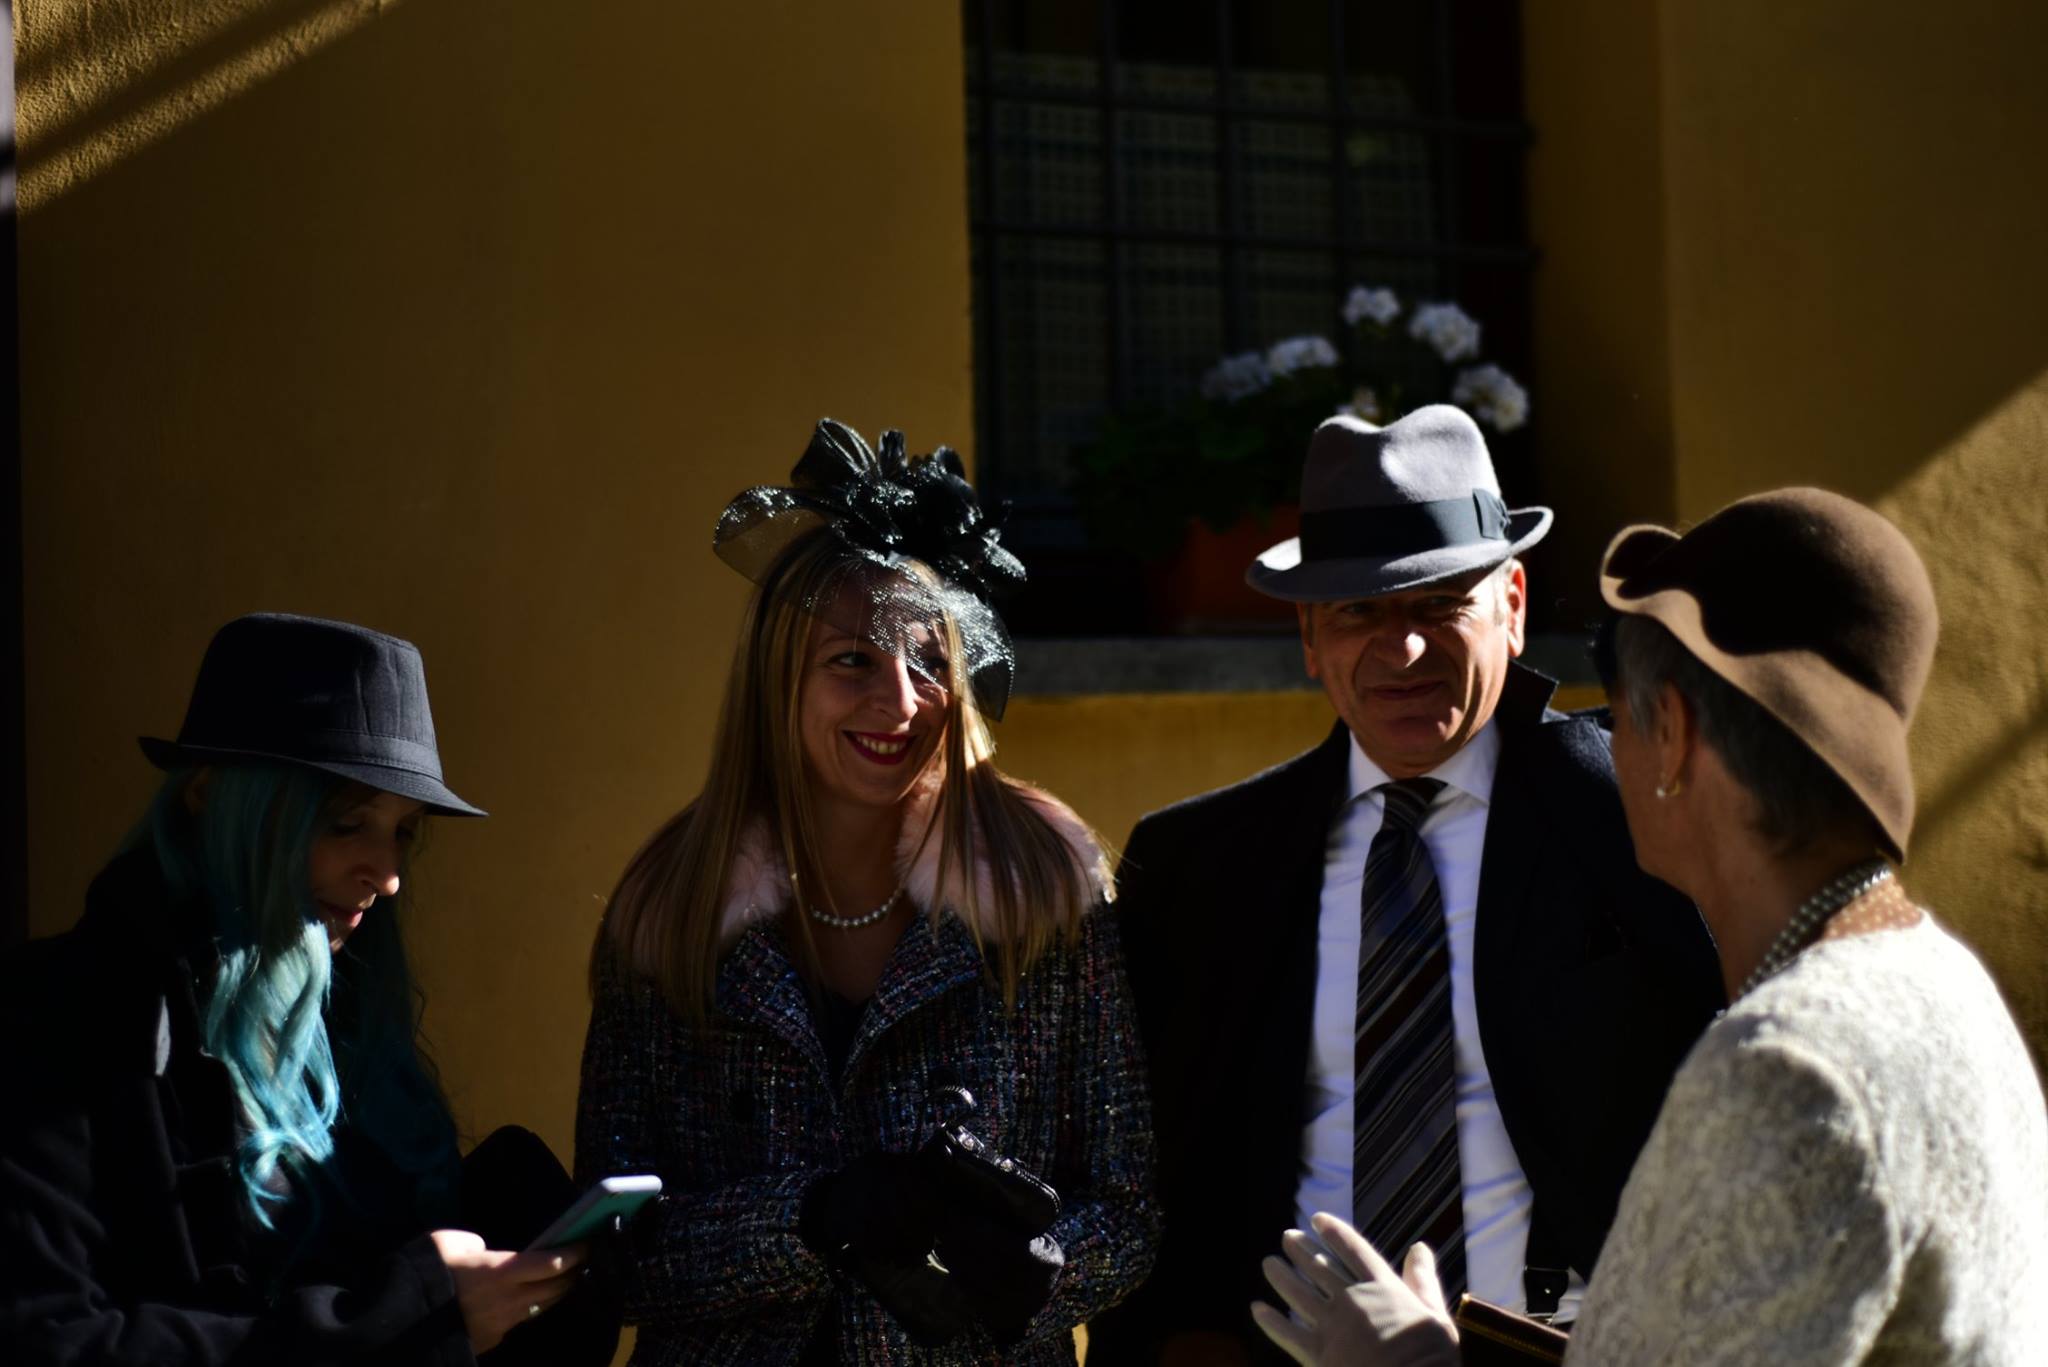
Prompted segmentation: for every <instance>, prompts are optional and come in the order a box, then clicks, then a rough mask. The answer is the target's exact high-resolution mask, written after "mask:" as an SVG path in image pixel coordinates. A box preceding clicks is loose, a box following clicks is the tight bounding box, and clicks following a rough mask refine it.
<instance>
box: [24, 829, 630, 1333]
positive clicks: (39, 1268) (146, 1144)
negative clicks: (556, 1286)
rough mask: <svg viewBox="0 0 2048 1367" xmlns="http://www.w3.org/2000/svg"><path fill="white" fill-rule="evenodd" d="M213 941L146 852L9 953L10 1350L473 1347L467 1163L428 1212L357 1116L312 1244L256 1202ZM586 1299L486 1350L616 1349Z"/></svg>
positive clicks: (555, 1193)
mask: <svg viewBox="0 0 2048 1367" xmlns="http://www.w3.org/2000/svg"><path fill="white" fill-rule="evenodd" d="M212 952H213V950H212V941H211V935H210V925H209V923H208V921H207V919H206V917H205V915H204V913H203V911H202V910H201V909H200V908H198V907H195V906H179V905H175V904H173V903H172V901H171V900H170V899H169V898H168V897H167V895H166V893H165V890H164V888H163V885H162V881H161V876H160V875H159V874H158V872H157V865H156V860H155V858H154V856H152V855H150V854H149V853H147V852H146V851H145V852H137V853H130V854H126V855H123V856H121V857H120V858H118V859H116V860H115V861H114V862H113V863H112V864H110V865H109V866H108V868H107V869H106V870H105V871H104V872H103V873H102V874H101V875H100V876H99V878H98V879H97V880H95V882H94V884H93V887H92V890H91V892H90V894H89V895H88V898H87V906H86V914H85V916H84V918H83V919H81V921H80V922H79V923H78V925H77V926H76V927H75V928H74V929H72V930H71V931H69V932H67V933H65V934H63V935H59V936H55V937H52V938H50V939H47V940H39V941H34V942H31V943H30V944H28V945H25V946H22V947H21V948H19V949H17V950H15V951H13V952H11V953H9V954H7V955H6V956H4V957H0V1041H4V1045H0V1362H4V1363H6V1364H7V1365H8V1367H56V1364H78V1365H81V1367H82V1365H83V1364H95V1365H96V1367H127V1365H128V1364H136V1365H137V1367H141V1365H142V1364H148V1367H186V1365H187V1364H190V1365H191V1367H201V1365H202V1364H230V1363H233V1364H241V1363H249V1364H257V1363H261V1364H287V1363H288V1364H292V1367H319V1365H320V1364H337V1365H338V1364H369V1363H375V1364H379V1367H463V1365H467V1364H474V1363H476V1361H477V1359H476V1357H475V1356H474V1355H473V1354H472V1353H471V1351H470V1343H469V1336H468V1334H467V1332H466V1331H465V1329H464V1327H463V1321H462V1314H461V1310H460V1307H459V1306H458V1304H457V1301H456V1296H455V1287H454V1283H453V1281H452V1280H451V1278H450V1276H449V1273H448V1269H447V1267H446V1266H445V1265H444V1264H443V1263H442V1261H441V1258H440V1255H439V1254H438V1253H437V1252H436V1251H435V1249H434V1246H433V1243H432V1241H431V1240H430V1239H429V1238H428V1237H427V1234H426V1231H427V1228H428V1227H429V1225H430V1224H434V1223H438V1224H444V1225H450V1226H458V1227H459V1226H461V1225H467V1226H469V1227H471V1228H477V1227H478V1226H479V1224H480V1223H481V1222H480V1221H478V1220H475V1219H469V1220H462V1219H461V1218H460V1216H461V1214H462V1213H463V1210H464V1206H465V1205H466V1204H467V1203H464V1202H463V1201H462V1200H461V1192H460V1187H461V1185H462V1178H461V1177H460V1176H458V1175H457V1174H455V1173H453V1172H450V1173H448V1174H446V1178H447V1180H446V1183H445V1187H446V1191H445V1195H444V1196H443V1197H442V1198H441V1202H442V1203H443V1204H445V1205H446V1206H447V1207H448V1208H447V1210H446V1212H445V1213H446V1215H447V1218H446V1219H445V1220H440V1221H429V1220H427V1219H426V1218H424V1213H425V1211H426V1210H427V1208H429V1207H431V1206H432V1205H433V1204H434V1202H432V1201H423V1200H421V1199H417V1198H418V1192H417V1191H416V1188H417V1185H418V1183H417V1179H414V1178H409V1177H406V1176H405V1175H404V1174H402V1173H401V1172H400V1171H399V1170H398V1168H397V1166H396V1165H395V1164H392V1163H390V1162H389V1160H387V1159H384V1157H383V1155H382V1154H381V1152H379V1151H377V1150H376V1149H375V1147H374V1146H373V1145H370V1144H369V1143H368V1142H367V1141H364V1140H361V1139H360V1138H359V1137H358V1136H356V1135H355V1134H354V1133H353V1132H352V1131H350V1130H349V1129H348V1128H347V1127H346V1126H345V1125H344V1126H343V1127H342V1128H340V1129H338V1130H337V1131H336V1134H335V1139H336V1143H337V1153H338V1158H337V1161H345V1162H346V1164H347V1167H348V1172H349V1178H350V1181H349V1191H350V1193H351V1200H350V1202H349V1203H348V1204H347V1206H346V1208H344V1207H343V1206H342V1205H341V1204H340V1203H338V1202H334V1201H330V1202H328V1203H327V1204H326V1206H325V1207H324V1215H323V1218H322V1220H321V1221H320V1223H319V1224H317V1225H315V1226H313V1227H312V1228H314V1229H315V1230H316V1233H314V1234H313V1235H312V1236H310V1237H311V1242H310V1243H306V1244H303V1245H300V1246H297V1247H295V1248H290V1251H289V1253H288V1251H287V1250H288V1247H289V1246H290V1241H289V1240H287V1239H285V1238H283V1237H281V1236H278V1235H274V1234H270V1233H267V1232H266V1231H263V1230H262V1229H261V1228H260V1226H258V1225H257V1224H256V1222H255V1221H254V1220H253V1219H252V1218H251V1216H250V1215H249V1213H248V1210H247V1202H246V1198H245V1196H244V1195H243V1189H242V1183H241V1180H240V1178H239V1177H238V1175H237V1174H236V1171H235V1165H234V1159H233V1156H234V1154H235V1152H236V1150H237V1147H238V1146H239V1144H240V1143H241V1141H242V1139H243V1138H244V1137H245V1134H246V1129H245V1126H244V1124H243V1121H242V1118H241V1117H242V1111H241V1107H240V1103H239V1102H238V1101H237V1099H236V1097H235V1095H234V1091H233V1086H232V1083H231V1082H230V1079H229V1075H228V1071H227V1068H226V1066H225V1065H223V1064H222V1063H221V1062H220V1061H219V1060H218V1059H216V1058H214V1057H213V1056H211V1055H210V1054H208V1053H207V1052H206V1051H205V1049H204V1048H203V1046H202V1035H201V1027H200V1016H199V1010H198V1005H197V994H198V992H199V990H200V989H199V987H198V978H197V969H196V967H195V966H197V965H207V966H208V968H207V971H210V964H211V958H210V955H211V954H212ZM535 1142H536V1143H537V1141H535ZM492 1148H493V1152H494V1153H498V1154H502V1153H503V1149H502V1147H501V1146H495V1145H494V1146H492ZM449 1161H450V1163H451V1164H452V1163H453V1153H452V1150H451V1152H450V1159H449ZM556 1173H557V1178H556V1180H558V1181H559V1182H560V1183H561V1184H562V1187H563V1188H564V1189H566V1188H567V1178H566V1176H565V1175H560V1173H559V1165H556ZM522 1185H530V1183H523V1184H522ZM565 1194H566V1191H565V1190H552V1189H551V1190H550V1192H549V1196H550V1197H551V1198H552V1201H553V1204H554V1209H557V1210H558V1209H560V1202H561V1199H562V1197H563V1196H564V1195H565ZM487 1204H493V1203H490V1202H487ZM541 1222H544V1216H543V1219H542V1221H541ZM286 1223H287V1221H285V1220H282V1219H281V1220H280V1224H281V1225H284V1224H286ZM538 1227H539V1225H538V1222H537V1223H535V1225H534V1231H533V1232H537V1231H538ZM493 1246H502V1245H498V1244H494V1245H493ZM287 1258H289V1267H290V1269H291V1270H290V1271H289V1272H286V1271H282V1270H281V1269H282V1268H284V1267H285V1266H286V1263H287ZM591 1299H592V1298H590V1297H587V1296H583V1295H581V1294H579V1296H578V1297H576V1298H573V1299H572V1302H570V1303H565V1304H574V1303H575V1302H582V1303H583V1304H582V1305H581V1306H579V1307H578V1308H577V1309H575V1310H572V1311H571V1313H570V1314H568V1315H565V1316H564V1317H563V1319H561V1320H559V1321H557V1323H556V1324H555V1325H547V1318H548V1317H544V1318H543V1319H542V1320H540V1321H537V1322H536V1323H535V1324H533V1325H532V1326H522V1327H521V1328H520V1329H518V1330H515V1331H514V1333H513V1335H512V1336H510V1337H508V1338H507V1339H506V1341H505V1344H504V1346H503V1347H502V1348H501V1349H499V1350H497V1351H494V1352H492V1353H488V1354H485V1355H484V1358H483V1362H484V1364H486V1367H498V1365H499V1364H505V1363H511V1362H517V1361H533V1360H545V1361H548V1362H552V1363H562V1362H580V1363H586V1364H588V1363H593V1362H595V1363H603V1362H606V1361H608V1360H609V1358H610V1355H611V1345H612V1343H613V1342H614V1341H615V1339H616V1328H615V1323H614V1322H612V1321H611V1320H610V1319H609V1316H608V1314H607V1313H604V1312H602V1311H601V1308H598V1310H597V1312H596V1313H593V1307H592V1306H591V1305H590V1301H591ZM559 1313H561V1310H560V1308H558V1309H557V1310H556V1311H550V1312H549V1316H550V1317H552V1316H554V1315H556V1314H559ZM572 1321H573V1322H574V1323H573V1325H572ZM543 1326H547V1327H546V1328H545V1329H543ZM565 1333H567V1334H568V1335H569V1336H568V1337H564V1334H565ZM522 1336H528V1339H527V1341H526V1342H522V1341H521V1340H522ZM543 1339H544V1340H545V1345H544V1344H543V1342H542V1340H543ZM529 1349H531V1350H540V1356H539V1357H538V1358H533V1357H529V1356H528V1350H529Z"/></svg>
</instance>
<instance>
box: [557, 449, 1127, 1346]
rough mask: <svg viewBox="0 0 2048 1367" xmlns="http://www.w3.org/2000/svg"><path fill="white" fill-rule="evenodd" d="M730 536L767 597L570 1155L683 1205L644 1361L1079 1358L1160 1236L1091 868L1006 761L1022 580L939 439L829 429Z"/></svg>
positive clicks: (738, 563) (635, 917)
mask: <svg viewBox="0 0 2048 1367" xmlns="http://www.w3.org/2000/svg"><path fill="white" fill-rule="evenodd" d="M714 545H715V548H716V550H717V552H718V554H719V556H720V557H721V558H722V559H724V560H725V561H726V562H727V563H728V564H730V565H732V566H733V567H734V568H736V569H739V570H740V571H741V572H742V573H743V574H745V575H747V577H748V578H750V579H752V580H753V581H754V583H755V585H756V590H755V593H754V595H753V598H752V600H751V602H750V604H749V607H748V609H747V613H746V618H745V621H744V623H743V625H742V627H741V630H740V639H739V642H738V645H737V648H736V650H735V652H734V656H733V664H732V671H731V674H730V676H729V678H728V681H727V687H726V696H725V702H724V707H723V709H722V714H721V716H720V719H719V724H718V731H717V740H716V748H715V751H714V755H713V759H712V763H711V768H710V773H709V775H708V777H707V779H706V782H705V785H704V789H703V791H702V792H701V793H700V794H698V796H697V797H696V799H695V800H693V801H692V802H691V803H690V804H689V805H688V806H686V807H685V808H684V809H683V810H682V812H680V813H679V814H678V815H677V816H676V817H675V818H674V819H672V820H671V821H670V822H669V823H668V824H667V825H665V826H663V827H662V828H661V829H660V830H659V831H657V832H656V833H655V835H654V836H653V838H652V839H651V840H649V842H648V843H647V845H646V846H645V847H644V848H643V849H642V850H641V851H640V853H639V854H638V855H636V856H635V857H634V859H633V861H632V863H631V864H630V865H629V866H628V867H627V869H626V872H625V874H624V875H623V877H622V878H621V879H620V881H619V885H618V888H617V889H616V891H615V892H614V893H613V896H612V900H611V905H610V908H609V910H608V912H607V915H606V919H605V923H604V926H603V927H602V929H601V930H600V932H599V936H598V943H597V946H596V949H595V952H594V956H593V963H592V991H593V997H594V1008H593V1012H592V1017H591V1025H590V1035H589V1039H588V1041H587V1043H586V1045H585V1050H584V1062H583V1087H582V1096H581V1102H580V1106H579V1115H578V1127H577V1130H578V1132H577V1159H578V1167H579V1168H580V1169H581V1173H582V1175H583V1176H584V1177H586V1178H596V1177H601V1176H604V1175H606V1174H610V1173H619V1172H630V1171H647V1172H653V1173H656V1174H658V1175H659V1176H660V1177H661V1178H662V1180H663V1183H664V1185H665V1189H666V1192H667V1196H666V1197H665V1199H664V1201H663V1203H662V1205H661V1206H660V1207H659V1208H658V1209H657V1210H656V1211H655V1212H653V1214H652V1215H651V1216H650V1218H648V1219H647V1220H646V1221H645V1222H643V1225H642V1227H641V1229H640V1235H641V1237H640V1240H639V1243H638V1252H637V1256H636V1257H635V1258H634V1259H633V1260H632V1261H631V1265H630V1266H629V1267H628V1268H627V1269H626V1276H625V1286H626V1305H625V1311H626V1317H627V1319H628V1320H629V1321H630V1322H634V1323H637V1324H638V1325H639V1326H640V1333H639V1340H638V1349H637V1352H636V1356H635V1358H634V1361H635V1362H638V1363H681V1362H690V1363H706V1362H713V1363H716V1362H734V1363H740V1362H745V1363H754V1362H767V1361H795V1360H800V1361H805V1362H837V1361H856V1360H858V1361H869V1360H886V1361H905V1360H909V1361H929V1362H973V1361H985V1360H998V1359H1000V1360H1002V1361H1006V1362H1026V1363H1041V1362H1048V1363H1049V1362H1070V1361H1072V1360H1073V1346H1072V1334H1071V1330H1072V1329H1073V1328H1074V1326H1075V1325H1077V1324H1079V1323H1081V1322H1082V1321H1084V1320H1086V1319H1088V1318H1089V1317H1091V1316H1092V1315H1094V1314H1096V1313H1097V1312H1099V1311H1101V1310H1102V1309H1104V1308H1106V1307H1107V1306H1109V1305H1111V1304H1113V1303H1114V1302H1115V1301H1117V1300H1118V1299H1119V1298H1121V1297H1122V1296H1123V1295H1124V1294H1125V1293H1127V1292H1128V1291H1130V1290H1131V1289H1132V1288H1133V1287H1134V1286H1135V1285H1136V1284H1137V1283H1138V1282H1139V1281H1140V1280H1141V1279H1142V1278H1143V1277H1144V1275H1145V1273H1146V1271H1147V1270H1148V1269H1149V1267H1150V1265H1151V1261H1152V1250H1153V1243H1154V1239H1155V1236H1156V1233H1157V1216H1156V1214H1155V1212H1154V1209H1153V1207H1152V1204H1151V1201H1150V1194H1149V1192H1150V1182H1151V1168H1152V1138H1151V1134H1150V1129H1149V1113H1148V1108H1147V1103H1146V1099H1145V1091H1144V1086H1143V1080H1142V1073H1141V1061H1140V1059H1139V1057H1138V1054H1137V1047H1136V1044H1135V1036H1134V1033H1133V1031H1132V1029H1131V1027H1130V1023H1129V1020H1130V1018H1129V1003H1128V990H1127V988H1126V985H1125V981H1124V974H1123V968H1122V963H1121V957H1120V954H1119V951H1118V948H1117V942H1116V935H1115V924H1114V920H1113V918H1112V917H1110V916H1109V915H1107V914H1101V907H1102V904H1103V902H1104V901H1105V899H1106V897H1107V896H1108V881H1107V876H1106V870H1105V865H1104V860H1103V857H1102V854H1101V851H1100V849H1099V847H1098V845H1097V843H1096V841H1095V839H1094V837H1093V834H1092V833H1091V832H1090V831H1089V829H1088V827H1087V826H1086V824H1085V823H1083V822H1082V821H1081V820H1080V819H1079V818H1078V817H1076V816H1075V815H1074V813H1073V812H1071V811H1070V810H1068V809H1067V808H1066V807H1064V806H1062V805H1061V804H1060V803H1059V802H1058V801H1056V800H1055V799H1053V798H1052V797H1051V796H1049V795H1047V794H1045V793H1043V792H1040V791H1038V790H1036V789H1034V788H1031V787H1029V786H1027V785H1025V784H1022V783H1019V782H1017V781H1016V780H1014V779H1011V778H1008V777H1006V776H1004V775H1003V774H1002V773H1001V772H1000V771H999V770H997V769H996V767H995V765H994V764H993V763H992V761H991V755H992V753H993V746H992V744H991V742H990V739H989V733H988V729H987V726H986V724H985V722H984V718H985V717H990V716H997V715H1000V712H1001V709H1002V706H1003V703H1004V701H1005V700H1006V698H1007V695H1008V690H1009V681H1010V673H1011V666H1012V656H1011V652H1010V648H1009V641H1008V637H1007V635H1006V634H1005V632H1004V630H1003V627H1002V623H1001V621H1000V619H998V618H997V617H996V615H995V613H994V612H993V610H992V609H991V608H990V607H989V605H988V604H989V599H990V597H991V596H992V594H993V593H994V592H995V591H996V590H997V589H999V588H1002V587H1004V586H1005V585H1006V584H1008V583H1011V582H1014V581H1016V580H1019V579H1021V577H1022V573H1023V571H1022V567H1021V566H1019V565H1018V564H1017V562H1016V561H1015V559H1014V558H1013V557H1011V556H1010V555H1009V553H1008V552H1007V551H1005V550H1004V549H1003V548H1002V546H1001V545H1000V542H999V540H998V537H997V533H996V531H995V529H994V528H993V527H991V526H990V525H989V524H988V522H987V521H986V519H985V518H984V517H983V516H982V514H981V511H980V508H979V506H978V504H977V502H976V499H975V496H974V493H973V490H972V489H971V488H970V487H969V486H968V484H967V483H966V481H965V480H964V479H963V478H962V477H961V473H960V466H959V463H958V460H957V458H955V457H954V456H953V455H952V453H951V452H950V451H946V450H944V449H943V448H942V449H941V450H940V451H938V452H936V453H934V454H933V455H931V456H928V457H920V458H917V459H914V460H912V459H906V458H905V456H904V453H903V441H902V436H901V434H900V433H895V432H891V433H887V434H885V435H884V437H883V440H882V446H881V452H880V454H879V455H877V454H875V453H873V452H871V451H870V450H869V448H868V447H867V445H866V444H865V443H864V442H863V441H862V440H861V438H860V437H859V436H858V434H856V433H854V432H852V431H851V430H850V429H848V428H845V427H843V426H841V425H840V424H838V423H834V422H831V421H829V420H828V421H826V422H823V423H820V424H819V427H818V429H817V433H816V435H815V437H814V438H813V440H812V442H811V445H810V447H809V449H808V450H807V451H806V453H805V455H804V457H803V459H802V460H801V461H799V462H798V464H797V467H796V470H795V472H794V474H793V476H792V478H791V482H790V484H789V485H788V486H787V487H772V488H758V489H752V490H749V491H747V492H746V493H744V494H742V495H740V496H739V497H738V498H737V499H735V500H734V501H733V503H732V504H731V505H730V506H729V507H728V508H727V509H726V512H725V515H724V516H723V518H722V519H721V520H720V524H719V528H718V531H717V535H716V537H715V540H714ZM942 1131H943V1133H944V1134H945V1135H947V1136H950V1139H949V1140H947V1141H945V1142H940V1141H937V1140H935V1139H934V1135H935V1133H939V1132H942ZM997 1157H999V1158H1000V1160H1001V1164H996V1163H986V1164H983V1165H982V1166H980V1167H976V1166H975V1165H976V1164H977V1163H978V1162H980V1160H982V1159H989V1158H997ZM1003 1165H1007V1166H1003ZM968 1169H972V1171H968ZM1034 1177H1035V1178H1038V1179H1043V1182H1044V1183H1048V1184H1050V1188H1051V1189H1052V1191H1051V1192H1046V1191H1045V1190H1044V1189H1043V1187H1042V1186H1040V1185H1038V1184H1036V1183H1035V1182H1034V1181H1033V1178H1034ZM1053 1192H1056V1193H1057V1201H1056V1211H1057V1213H1056V1216H1055V1215H1054V1210H1055V1202H1054V1199H1053V1196H1052V1193H1053ZM1034 1212H1036V1213H1035V1214H1034ZM1033 1226H1037V1227H1036V1228H1034V1227H1033Z"/></svg>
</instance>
